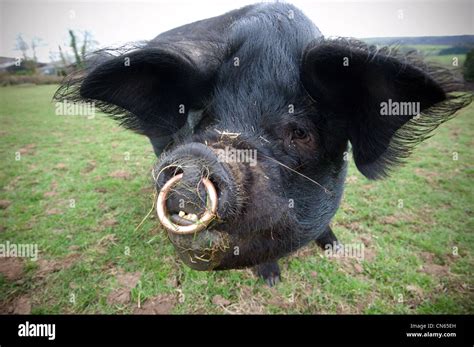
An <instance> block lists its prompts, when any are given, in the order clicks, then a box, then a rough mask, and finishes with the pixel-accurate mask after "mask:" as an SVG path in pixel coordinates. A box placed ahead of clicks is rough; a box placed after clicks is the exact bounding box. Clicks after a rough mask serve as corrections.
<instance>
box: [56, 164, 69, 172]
mask: <svg viewBox="0 0 474 347" xmlns="http://www.w3.org/2000/svg"><path fill="white" fill-rule="evenodd" d="M55 168H56V169H58V170H66V169H67V165H66V164H64V163H58V164H57V165H56V166H55Z"/></svg>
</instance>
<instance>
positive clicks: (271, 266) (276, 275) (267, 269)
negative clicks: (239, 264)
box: [253, 261, 280, 287]
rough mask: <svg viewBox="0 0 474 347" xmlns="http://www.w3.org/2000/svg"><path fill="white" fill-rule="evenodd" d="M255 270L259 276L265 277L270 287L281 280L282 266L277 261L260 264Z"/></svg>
mask: <svg viewBox="0 0 474 347" xmlns="http://www.w3.org/2000/svg"><path fill="white" fill-rule="evenodd" d="M253 271H254V272H255V273H256V275H257V276H258V277H260V278H261V279H263V280H264V281H265V282H266V283H267V284H268V285H269V286H270V287H273V286H274V285H276V284H277V283H278V282H280V266H278V263H277V262H276V261H270V262H268V263H262V264H258V265H257V266H254V268H253Z"/></svg>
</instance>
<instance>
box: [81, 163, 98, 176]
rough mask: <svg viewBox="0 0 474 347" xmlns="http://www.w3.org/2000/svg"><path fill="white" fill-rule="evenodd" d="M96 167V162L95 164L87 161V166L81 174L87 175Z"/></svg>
mask: <svg viewBox="0 0 474 347" xmlns="http://www.w3.org/2000/svg"><path fill="white" fill-rule="evenodd" d="M96 166H97V162H96V161H95V160H89V161H88V162H87V165H86V167H85V168H84V170H82V173H85V174H87V173H89V172H91V171H94V169H95V168H96Z"/></svg>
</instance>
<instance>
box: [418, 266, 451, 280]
mask: <svg viewBox="0 0 474 347" xmlns="http://www.w3.org/2000/svg"><path fill="white" fill-rule="evenodd" d="M422 271H423V272H425V273H427V274H429V275H433V276H436V277H444V276H448V275H449V266H447V265H438V264H430V263H428V264H423V268H422Z"/></svg>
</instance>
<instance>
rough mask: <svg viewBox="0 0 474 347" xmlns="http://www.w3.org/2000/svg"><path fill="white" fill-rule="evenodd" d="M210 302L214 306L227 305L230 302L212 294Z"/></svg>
mask: <svg viewBox="0 0 474 347" xmlns="http://www.w3.org/2000/svg"><path fill="white" fill-rule="evenodd" d="M212 303H213V304H214V305H216V306H229V305H230V304H231V302H230V301H229V300H227V299H226V298H223V297H222V296H220V295H214V297H213V298H212Z"/></svg>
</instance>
